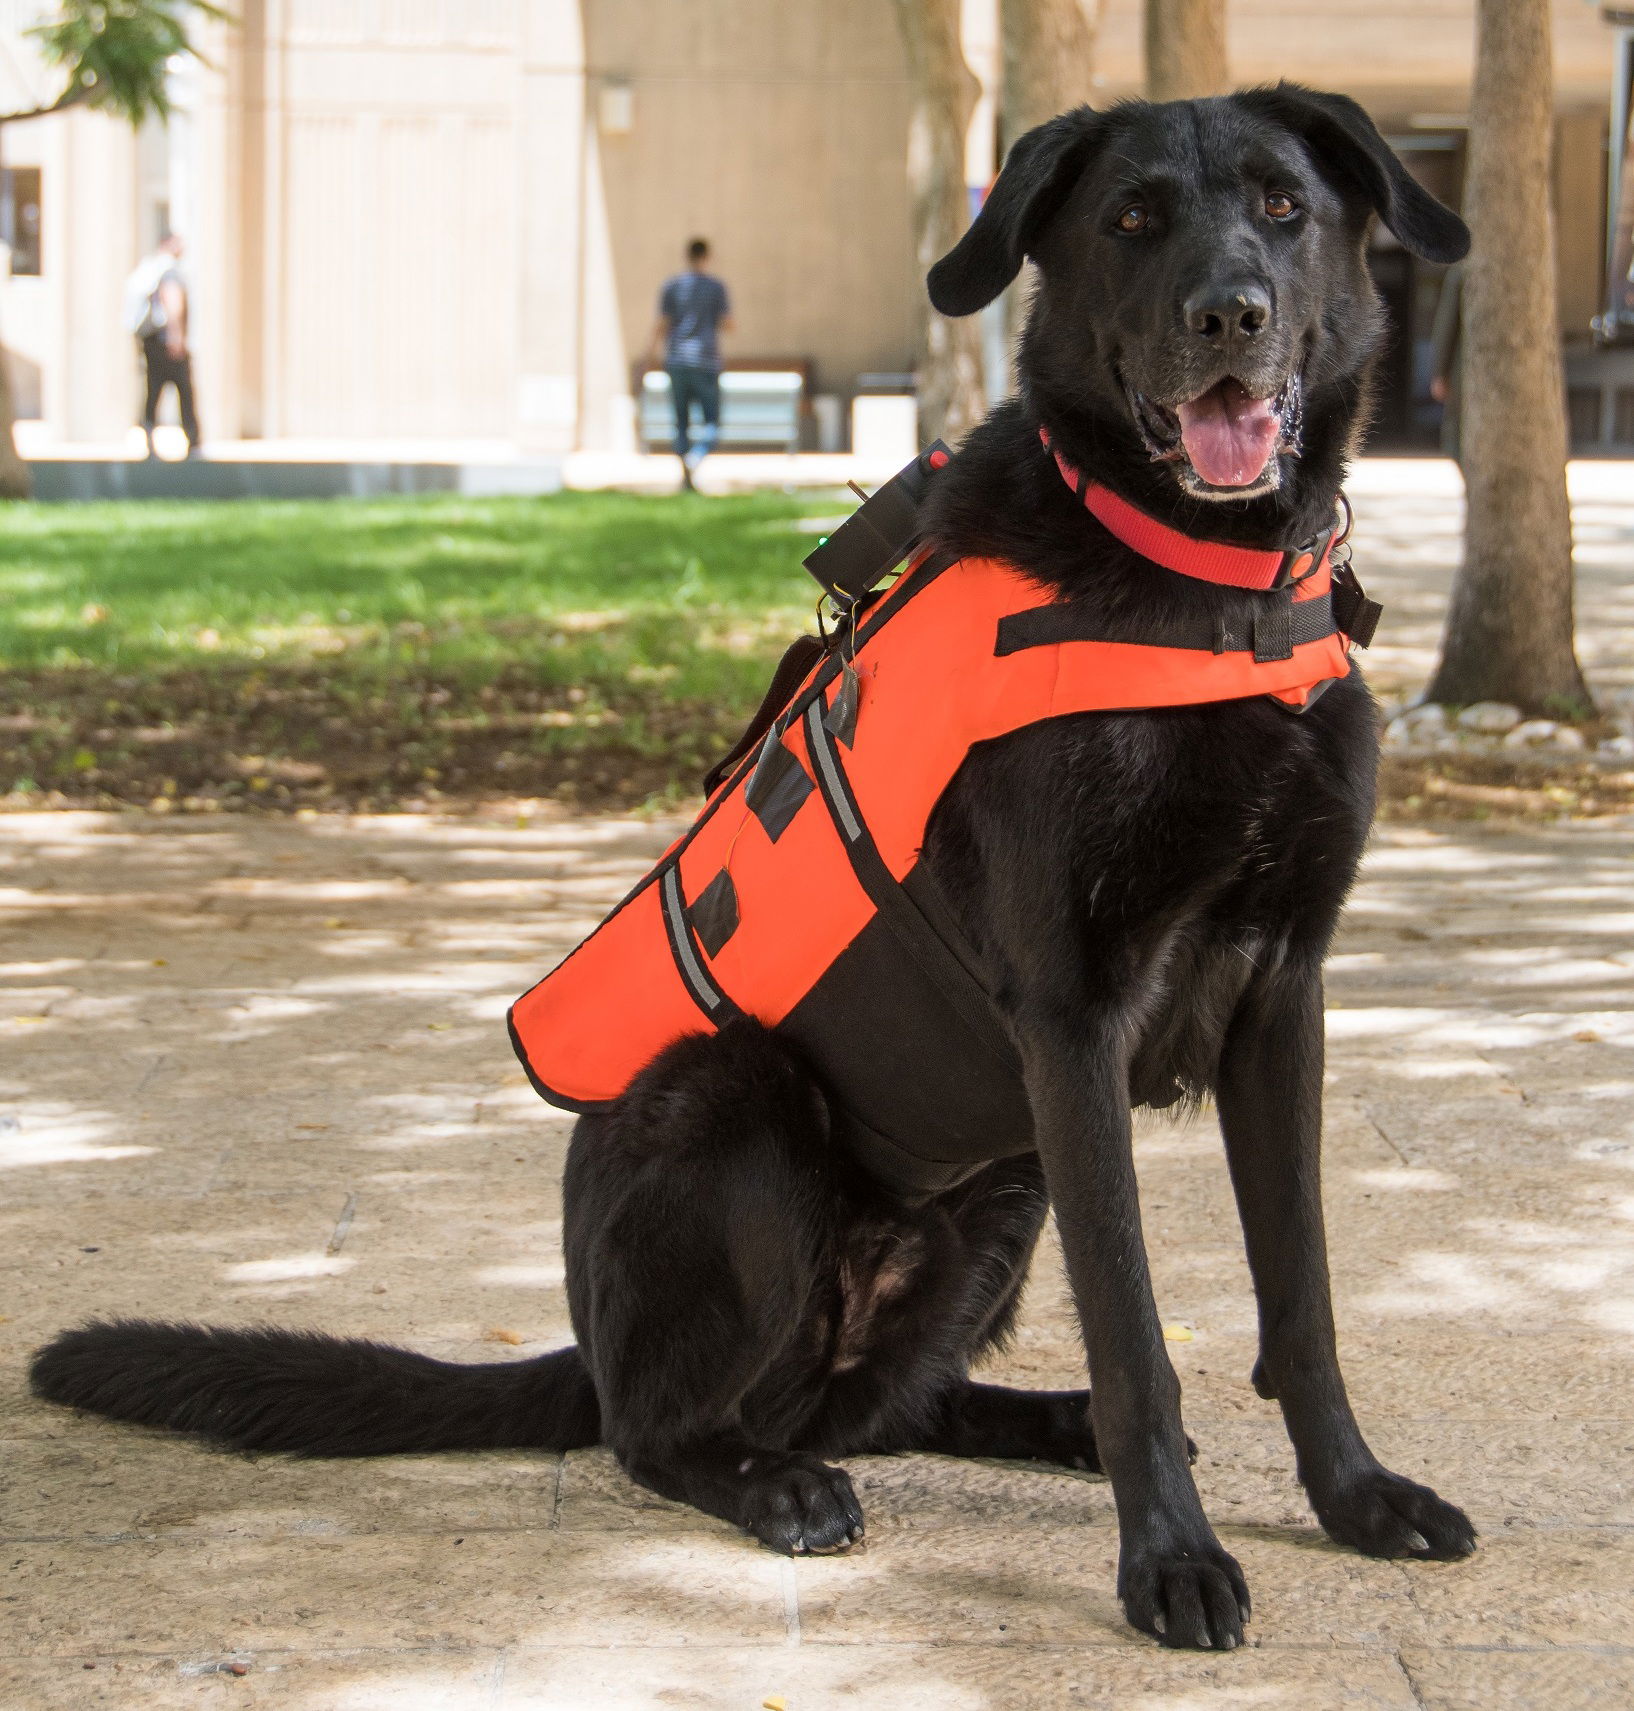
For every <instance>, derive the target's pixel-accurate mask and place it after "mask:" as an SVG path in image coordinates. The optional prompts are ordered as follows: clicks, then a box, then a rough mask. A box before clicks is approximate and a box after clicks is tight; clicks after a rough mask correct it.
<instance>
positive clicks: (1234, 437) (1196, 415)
mask: <svg viewBox="0 0 1634 1711" xmlns="http://www.w3.org/2000/svg"><path fill="white" fill-rule="evenodd" d="M1175 414H1176V415H1178V416H1179V418H1180V442H1181V444H1182V445H1184V446H1185V448H1186V456H1187V457H1189V458H1190V459H1191V466H1192V468H1193V469H1195V470H1196V471H1197V473H1198V474H1199V475H1200V476H1201V477H1202V478H1203V480H1204V481H1206V482H1207V483H1208V484H1209V486H1210V487H1248V486H1250V485H1252V483H1254V482H1255V481H1257V480H1258V479H1259V477H1260V472H1261V471H1262V470H1263V469H1264V468H1265V466H1266V464H1267V463H1269V462H1270V459H1271V453H1272V452H1273V451H1275V450H1276V444H1277V436H1278V435H1279V434H1280V433H1281V432H1282V422H1281V419H1280V418H1279V417H1278V415H1277V413H1276V411H1275V410H1273V409H1272V408H1271V400H1270V399H1269V398H1251V397H1250V396H1249V395H1248V393H1246V392H1245V391H1244V390H1243V388H1242V387H1241V386H1240V385H1239V384H1238V383H1237V382H1236V381H1235V380H1222V381H1221V382H1220V384H1219V385H1218V386H1214V387H1210V389H1209V390H1208V391H1207V392H1205V393H1204V394H1203V396H1202V397H1201V398H1194V399H1192V401H1191V402H1190V403H1189V404H1182V405H1180V406H1179V408H1178V409H1177V410H1176V412H1175Z"/></svg>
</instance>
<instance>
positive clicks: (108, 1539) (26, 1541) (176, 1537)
mask: <svg viewBox="0 0 1634 1711" xmlns="http://www.w3.org/2000/svg"><path fill="white" fill-rule="evenodd" d="M1476 1518H1477V1519H1482V1518H1483V1517H1481V1516H1480V1514H1479V1513H1477V1517H1476ZM1018 1519H1019V1518H1012V1519H1009V1520H981V1519H971V1518H966V1517H965V1516H962V1515H957V1514H955V1515H950V1516H947V1517H946V1518H936V1519H933V1520H929V1521H924V1522H921V1521H920V1520H919V1518H918V1517H916V1516H913V1515H908V1516H907V1517H906V1518H905V1519H904V1520H902V1521H901V1522H898V1523H895V1524H893V1523H892V1522H890V1521H886V1522H884V1523H880V1522H876V1523H875V1532H876V1537H877V1538H880V1539H890V1540H892V1541H897V1540H901V1539H906V1538H910V1537H912V1536H913V1535H914V1534H916V1533H921V1532H928V1531H931V1530H933V1529H934V1530H935V1531H938V1532H940V1531H944V1530H946V1529H949V1528H962V1529H964V1530H965V1531H968V1532H988V1533H992V1534H995V1535H997V1536H999V1537H1003V1538H1009V1537H1013V1536H1014V1532H1015V1528H1016V1525H1017V1520H1018ZM1047 1525H1049V1526H1050V1527H1052V1528H1054V1529H1057V1530H1061V1531H1065V1530H1067V1529H1075V1528H1083V1529H1085V1530H1089V1529H1092V1528H1093V1529H1096V1530H1097V1531H1107V1532H1108V1533H1110V1526H1111V1517H1110V1516H1108V1515H1107V1514H1105V1513H1104V1512H1101V1511H1096V1510H1086V1511H1085V1512H1084V1513H1083V1515H1082V1516H1080V1517H1076V1518H1073V1517H1068V1518H1064V1519H1062V1518H1052V1519H1051V1520H1050V1521H1049V1522H1048V1523H1047ZM641 1531H642V1529H641V1528H640V1527H638V1526H625V1527H581V1526H573V1525H571V1524H570V1525H562V1524H561V1523H560V1522H559V1521H557V1520H555V1519H552V1520H550V1521H547V1522H545V1523H544V1524H543V1525H541V1526H533V1527H493V1526H469V1527H390V1528H385V1527H376V1528H367V1529H343V1528H338V1527H337V1528H333V1529H330V1528H326V1529H325V1530H324V1531H322V1532H290V1531H289V1530H288V1529H285V1530H283V1531H279V1532H265V1533H264V1532H251V1531H244V1530H232V1531H225V1532H201V1531H199V1530H197V1529H190V1530H189V1531H187V1532H185V1533H139V1532H118V1533H4V1532H0V1545H65V1546H70V1547H92V1546H96V1547H105V1546H115V1545H167V1546H183V1545H195V1546H203V1545H221V1544H252V1545H253V1544H294V1545H299V1544H307V1543H328V1542H338V1541H341V1540H354V1541H356V1540H362V1539H453V1538H459V1539H469V1538H515V1539H525V1538H536V1537H539V1536H541V1535H544V1534H549V1533H561V1534H562V1535H563V1536H564V1537H567V1538H571V1539H572V1540H573V1541H574V1542H575V1543H576V1544H582V1543H584V1542H586V1541H589V1540H595V1539H619V1540H629V1539H630V1538H632V1537H634V1536H636V1535H638V1534H640V1533H641ZM1216 1531H1217V1532H1219V1533H1221V1534H1226V1533H1229V1534H1231V1535H1232V1536H1233V1537H1234V1538H1240V1539H1257V1540H1258V1541H1259V1542H1261V1543H1266V1542H1269V1543H1272V1544H1286V1545H1288V1546H1290V1547H1292V1546H1295V1545H1299V1546H1307V1545H1310V1544H1320V1545H1322V1546H1324V1547H1325V1548H1326V1550H1327V1554H1329V1555H1330V1556H1338V1557H1349V1556H1354V1555H1356V1554H1357V1553H1355V1552H1353V1551H1351V1550H1350V1548H1349V1547H1348V1546H1345V1545H1340V1544H1335V1543H1334V1542H1333V1541H1332V1540H1330V1539H1328V1538H1327V1537H1326V1535H1325V1534H1324V1533H1323V1532H1322V1530H1321V1528H1320V1527H1318V1526H1316V1525H1315V1524H1314V1523H1312V1524H1309V1525H1305V1526H1299V1525H1297V1524H1296V1525H1293V1526H1290V1525H1288V1524H1287V1523H1278V1522H1274V1521H1217V1522H1216ZM1513 1533H1588V1534H1594V1535H1596V1536H1599V1535H1610V1536H1612V1537H1624V1536H1627V1535H1631V1534H1634V1522H1629V1521H1578V1520H1573V1519H1570V1518H1564V1519H1560V1520H1546V1521H1529V1520H1525V1519H1519V1518H1517V1519H1512V1520H1511V1519H1505V1520H1503V1521H1501V1522H1499V1523H1498V1524H1497V1525H1495V1526H1494V1527H1493V1528H1492V1530H1491V1531H1490V1532H1489V1533H1483V1534H1481V1535H1480V1536H1481V1537H1482V1538H1486V1539H1491V1538H1501V1537H1503V1536H1504V1535H1505V1534H1513ZM1290 1534H1292V1535H1294V1536H1293V1537H1290V1536H1289V1535H1290ZM664 1536H665V1537H668V1538H675V1537H677V1536H681V1537H692V1538H698V1539H713V1540H715V1541H716V1542H718V1543H725V1544H732V1545H736V1544H739V1543H741V1541H738V1540H735V1539H731V1538H723V1537H722V1535H721V1534H720V1533H719V1532H718V1531H717V1530H716V1529H714V1528H711V1527H709V1526H708V1525H707V1524H702V1523H700V1524H699V1525H698V1526H697V1527H695V1528H694V1527H691V1526H686V1527H682V1528H680V1529H675V1528H668V1529H665V1530H664ZM756 1560H760V1559H758V1558H757V1559H756ZM1359 1560H1360V1561H1363V1562H1377V1563H1381V1564H1386V1565H1389V1566H1392V1567H1396V1568H1400V1569H1403V1570H1405V1569H1406V1568H1407V1565H1409V1564H1411V1563H1416V1562H1418V1561H1419V1559H1418V1558H1416V1557H1360V1558H1359ZM1000 1566H1002V1565H1000Z"/></svg>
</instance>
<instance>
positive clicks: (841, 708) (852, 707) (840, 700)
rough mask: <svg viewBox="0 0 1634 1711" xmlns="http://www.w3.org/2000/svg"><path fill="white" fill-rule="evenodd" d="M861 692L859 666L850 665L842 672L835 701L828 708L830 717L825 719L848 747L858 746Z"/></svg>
mask: <svg viewBox="0 0 1634 1711" xmlns="http://www.w3.org/2000/svg"><path fill="white" fill-rule="evenodd" d="M861 693H862V685H861V684H860V683H859V682H858V681H857V668H856V667H855V666H854V665H848V666H847V667H846V668H845V670H844V671H842V672H841V673H840V687H839V688H838V689H837V690H836V691H835V692H834V701H833V704H832V705H831V706H830V707H829V709H828V717H827V718H825V719H824V720H823V723H824V724H825V725H827V726H828V728H829V730H831V731H832V732H833V733H834V735H835V736H836V737H837V738H838V739H839V740H840V741H841V742H842V743H844V744H845V746H846V747H847V748H848V749H849V748H855V747H856V742H857V703H858V701H859V700H860V699H861Z"/></svg>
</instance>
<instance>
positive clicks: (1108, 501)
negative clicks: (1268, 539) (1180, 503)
mask: <svg viewBox="0 0 1634 1711" xmlns="http://www.w3.org/2000/svg"><path fill="white" fill-rule="evenodd" d="M1038 437H1039V439H1041V440H1042V441H1043V442H1044V447H1045V450H1046V451H1048V452H1049V453H1050V454H1051V456H1053V457H1054V459H1055V465H1056V468H1057V469H1059V470H1060V471H1061V478H1062V480H1064V481H1065V482H1066V484H1067V486H1068V487H1070V488H1071V489H1072V490H1073V492H1074V493H1076V494H1077V495H1078V497H1079V498H1080V499H1081V500H1082V501H1083V502H1084V507H1085V509H1086V510H1087V511H1089V512H1090V514H1091V515H1092V516H1093V517H1094V518H1095V519H1096V520H1097V521H1098V522H1099V523H1101V524H1102V526H1103V527H1105V528H1106V529H1108V530H1109V531H1110V532H1111V533H1112V534H1114V535H1116V536H1117V537H1118V539H1119V540H1120V541H1122V542H1123V544H1124V545H1125V546H1126V547H1128V548H1130V549H1131V550H1132V551H1134V552H1137V553H1139V554H1140V556H1141V557H1142V558H1149V559H1150V560H1151V561H1152V562H1153V564H1160V565H1162V566H1163V567H1164V569H1165V570H1175V571H1178V572H1179V573H1180V574H1181V575H1182V576H1195V577H1198V578H1199V579H1200V580H1202V581H1204V582H1219V583H1224V584H1225V585H1226V586H1227V587H1228V588H1286V587H1287V586H1288V585H1289V583H1291V582H1301V581H1303V580H1304V579H1305V578H1306V577H1307V576H1309V575H1310V573H1311V572H1312V571H1313V570H1316V569H1318V568H1319V567H1320V566H1321V565H1322V564H1324V563H1325V562H1326V561H1327V557H1328V554H1329V553H1330V552H1331V551H1332V549H1333V536H1334V529H1333V528H1329V529H1325V530H1324V531H1323V532H1322V533H1321V534H1320V535H1317V536H1316V537H1314V538H1313V539H1312V540H1311V541H1309V542H1307V543H1306V545H1304V546H1302V547H1296V548H1295V549H1294V550H1293V551H1292V552H1261V551H1259V550H1258V549H1256V548H1254V547H1233V546H1227V545H1226V544H1225V543H1224V542H1223V541H1197V540H1193V539H1192V537H1191V536H1190V535H1183V534H1182V533H1181V532H1180V530H1178V529H1171V528H1170V527H1169V526H1168V524H1167V523H1160V522H1159V521H1158V520H1157V518H1156V517H1148V516H1147V515H1146V513H1145V512H1144V511H1142V510H1140V509H1139V508H1138V507H1137V506H1134V505H1131V504H1130V503H1129V501H1128V500H1127V499H1120V498H1119V497H1118V495H1117V494H1116V493H1114V492H1113V491H1112V489H1111V488H1110V487H1102V486H1101V485H1100V483H1099V482H1095V481H1090V480H1089V479H1088V478H1087V477H1086V476H1085V475H1084V474H1083V472H1082V471H1081V470H1077V469H1074V468H1073V466H1072V465H1071V464H1070V463H1068V462H1067V460H1066V459H1065V458H1064V457H1062V455H1061V454H1060V452H1058V451H1056V449H1055V448H1054V446H1052V445H1051V444H1050V431H1049V429H1048V428H1040V429H1039V430H1038Z"/></svg>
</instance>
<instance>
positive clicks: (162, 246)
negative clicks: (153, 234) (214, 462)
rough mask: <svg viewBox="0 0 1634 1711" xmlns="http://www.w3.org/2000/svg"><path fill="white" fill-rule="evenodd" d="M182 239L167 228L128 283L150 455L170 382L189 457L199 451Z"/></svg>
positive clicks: (127, 301) (127, 304)
mask: <svg viewBox="0 0 1634 1711" xmlns="http://www.w3.org/2000/svg"><path fill="white" fill-rule="evenodd" d="M183 247H184V246H183V244H182V240H181V239H180V238H179V237H178V236H177V235H176V234H175V233H174V232H166V233H165V235H164V236H163V237H162V238H161V239H160V240H159V245H158V248H157V249H155V250H154V251H153V253H152V254H151V255H146V256H143V258H142V259H141V260H140V261H139V262H138V263H137V264H136V266H135V268H134V269H132V271H131V275H130V277H129V278H128V279H127V280H126V281H125V325H126V327H127V328H128V329H129V331H131V332H132V333H134V334H135V335H136V341H137V343H138V344H139V345H140V346H141V348H142V362H143V366H144V368H145V370H146V373H147V389H146V393H145V396H144V398H143V401H142V431H143V433H144V434H145V435H146V436H147V447H148V453H147V454H148V456H149V457H150V458H154V457H157V456H158V455H159V454H158V453H157V452H156V451H155V450H154V449H153V429H154V426H155V424H156V423H157V422H158V419H159V399H160V397H161V396H162V395H163V393H164V389H165V388H166V387H167V386H174V387H175V388H176V404H177V408H178V409H179V410H180V412H181V418H182V432H183V433H184V434H186V435H187V455H188V456H189V457H197V456H198V455H199V418H198V412H197V410H196V409H195V408H194V405H193V358H192V353H191V352H190V351H189V350H188V347H187V310H188V302H187V281H186V280H185V278H184V277H183V276H182V271H181V259H182V251H183Z"/></svg>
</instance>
